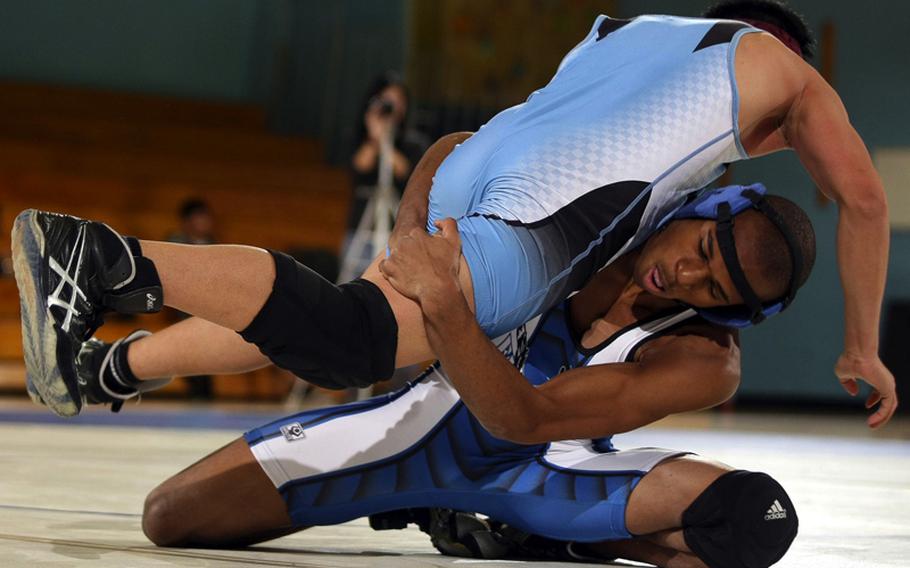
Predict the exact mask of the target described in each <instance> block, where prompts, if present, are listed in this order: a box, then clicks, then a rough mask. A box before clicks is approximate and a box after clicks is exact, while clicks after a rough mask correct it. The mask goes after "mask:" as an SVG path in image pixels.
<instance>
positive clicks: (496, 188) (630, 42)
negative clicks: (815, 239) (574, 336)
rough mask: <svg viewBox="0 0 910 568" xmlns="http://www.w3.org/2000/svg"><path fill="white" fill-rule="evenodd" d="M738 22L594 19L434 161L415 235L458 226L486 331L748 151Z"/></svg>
mask: <svg viewBox="0 0 910 568" xmlns="http://www.w3.org/2000/svg"><path fill="white" fill-rule="evenodd" d="M758 31H760V30H758V29H756V28H752V27H750V26H748V25H746V24H743V23H740V22H732V21H717V20H704V19H692V18H677V17H670V16H641V17H638V18H635V19H633V20H616V19H611V18H608V17H606V16H599V17H598V18H597V19H596V20H595V22H594V26H593V27H592V29H591V32H590V33H589V34H588V36H587V37H586V38H585V39H584V40H583V41H582V42H581V43H580V44H579V45H578V46H576V47H575V48H574V49H573V50H572V51H570V52H569V53H568V55H566V57H565V59H563V61H562V63H561V64H560V66H559V69H558V70H557V72H556V75H555V76H554V77H553V79H552V80H551V81H550V83H549V84H547V85H546V86H545V87H544V88H542V89H540V90H538V91H535V92H534V93H532V94H531V96H530V97H529V98H528V100H527V101H526V102H524V103H522V104H520V105H518V106H515V107H512V108H510V109H507V110H505V111H503V112H501V113H499V114H498V115H496V116H495V117H494V118H493V119H492V120H490V122H489V123H487V124H486V125H484V126H483V127H481V128H480V130H479V131H478V132H477V133H476V134H474V135H473V136H472V137H471V138H470V139H468V140H467V141H466V142H465V143H464V144H461V145H460V146H459V147H457V148H456V149H455V151H454V152H453V153H452V154H451V155H450V156H449V157H448V158H447V159H446V160H445V162H444V163H443V164H442V165H441V167H440V168H439V170H438V172H437V174H436V177H435V178H434V182H433V188H432V191H431V193H430V212H429V228H430V230H431V231H432V230H435V229H434V227H433V223H434V222H435V221H437V220H439V219H442V218H445V217H453V218H455V219H457V220H458V226H459V232H460V234H461V238H462V246H463V252H464V255H465V258H466V259H467V263H468V266H469V267H470V270H471V276H472V279H473V284H474V299H475V303H476V307H477V319H478V322H479V323H480V325H481V326H482V327H483V328H484V330H485V331H486V332H487V334H488V335H490V336H496V335H500V334H502V333H505V332H506V331H508V330H509V329H513V328H515V327H517V326H518V325H520V324H522V323H524V322H526V321H528V320H529V319H531V318H532V317H534V316H535V315H538V314H540V313H543V312H544V311H546V309H548V308H549V307H552V306H554V305H556V304H558V303H559V302H560V301H561V300H563V299H564V298H565V297H566V296H568V295H569V294H571V293H572V292H573V291H575V290H578V289H579V288H581V287H582V286H583V285H584V283H585V282H587V280H588V279H589V278H590V277H591V276H592V275H593V274H594V273H596V272H597V271H598V270H599V269H601V268H603V267H604V266H606V265H607V264H609V263H610V262H611V261H612V260H613V259H615V258H616V257H618V256H619V255H621V254H622V253H624V252H626V251H628V250H631V249H632V248H634V247H636V246H637V245H639V244H641V242H643V241H644V240H645V239H647V238H648V236H649V235H650V234H651V233H652V232H653V231H654V230H655V229H656V228H657V227H658V226H659V225H660V224H661V222H662V221H663V220H664V219H665V218H667V217H668V216H669V215H670V214H672V212H673V211H675V210H676V209H677V208H678V207H679V206H680V205H682V204H683V202H684V201H685V199H686V197H687V195H689V194H691V193H692V192H695V191H697V190H699V189H700V188H703V187H704V186H706V185H707V184H709V183H710V182H711V181H713V180H714V179H716V178H717V177H718V176H719V175H720V174H721V173H723V171H724V169H725V167H726V164H727V163H729V162H732V161H735V160H739V159H744V158H747V157H748V156H747V155H746V153H745V151H744V150H743V148H742V145H741V144H740V142H739V131H738V124H737V116H736V111H737V108H738V103H737V92H736V83H735V77H734V72H733V56H734V53H735V50H736V46H737V43H738V41H739V38H740V37H742V35H743V34H746V33H750V32H758Z"/></svg>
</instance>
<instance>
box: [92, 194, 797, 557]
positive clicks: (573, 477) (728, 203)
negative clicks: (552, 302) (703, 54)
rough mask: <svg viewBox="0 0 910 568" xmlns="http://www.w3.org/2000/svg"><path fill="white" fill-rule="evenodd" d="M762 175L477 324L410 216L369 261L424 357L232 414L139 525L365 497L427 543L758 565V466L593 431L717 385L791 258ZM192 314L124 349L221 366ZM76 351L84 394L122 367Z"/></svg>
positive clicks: (274, 530) (452, 262) (706, 395)
mask: <svg viewBox="0 0 910 568" xmlns="http://www.w3.org/2000/svg"><path fill="white" fill-rule="evenodd" d="M763 193H764V191H763V188H761V187H760V186H751V187H745V188H743V187H739V186H734V187H729V188H724V189H720V190H715V191H712V192H710V193H708V194H707V195H705V196H703V197H702V198H701V199H699V200H697V201H694V202H692V203H691V204H690V205H689V206H687V207H686V208H685V209H683V210H682V211H681V212H680V214H679V216H678V217H677V218H676V219H675V220H673V221H672V222H670V223H669V224H668V225H667V226H666V228H665V229H664V230H663V231H661V232H659V233H657V234H656V235H654V236H652V237H651V238H650V239H649V240H648V241H647V242H646V243H645V244H644V245H643V246H642V247H641V248H640V249H638V250H636V251H633V252H630V253H628V254H627V255H625V256H624V257H623V258H621V259H619V260H618V261H617V262H615V263H613V264H611V266H610V267H608V268H607V269H605V270H603V271H601V272H600V273H599V274H598V275H597V276H595V278H594V279H593V280H592V281H591V282H590V283H588V284H587V285H586V286H585V287H584V288H583V289H582V290H581V291H580V292H579V293H578V294H576V295H574V296H572V297H571V298H569V299H568V300H566V301H565V302H563V303H562V304H560V305H559V306H557V307H554V308H552V309H551V310H549V311H548V312H547V313H545V314H544V315H543V316H539V317H537V318H534V319H533V320H531V321H530V322H528V323H527V324H525V325H522V326H520V327H519V328H517V329H515V330H512V331H511V332H509V333H507V334H505V335H503V336H501V337H499V338H497V339H495V340H492V341H491V340H490V339H488V338H487V337H486V335H485V334H484V333H483V331H482V330H481V328H480V327H479V325H478V324H477V322H476V320H475V319H474V317H473V314H472V313H471V311H470V309H469V308H468V305H467V302H466V301H465V300H464V297H463V294H462V292H461V290H460V288H459V284H458V282H459V280H458V275H457V267H458V259H459V257H460V240H459V237H458V231H457V228H456V226H455V222H454V221H453V220H447V221H445V222H443V223H441V227H440V229H441V231H440V233H437V235H435V236H430V235H427V234H426V233H422V232H420V231H414V233H413V234H411V235H409V236H407V237H404V238H403V239H402V241H401V243H399V247H398V248H397V250H396V252H395V253H393V254H392V255H391V257H390V258H389V259H388V260H387V261H385V262H384V263H383V271H384V272H385V273H386V274H387V275H388V277H389V278H390V280H391V282H392V284H393V285H394V286H395V287H396V289H398V290H399V291H400V292H401V293H403V294H405V295H406V296H408V297H410V298H412V299H414V300H415V301H417V302H418V303H419V305H420V306H421V309H422V310H423V315H424V318H425V321H426V323H427V328H428V330H429V334H430V341H431V343H432V345H433V347H434V349H435V350H436V352H437V353H439V354H440V360H439V362H437V363H436V364H434V365H433V366H432V367H430V368H429V369H428V370H427V371H426V372H425V373H424V374H423V375H422V376H421V377H419V378H418V379H417V380H416V381H414V382H413V383H412V384H410V385H408V386H407V387H405V388H404V389H402V390H400V391H398V392H396V393H394V394H392V395H388V396H382V397H376V398H373V399H370V400H367V401H362V402H358V403H353V404H349V405H344V406H338V407H329V408H323V409H316V410H310V411H306V412H302V413H299V414H295V415H292V416H289V417H287V418H283V419H280V420H278V421H276V422H273V423H271V424H268V425H265V426H263V427H261V428H256V429H253V430H251V431H250V432H247V433H246V434H245V435H244V437H243V438H240V439H238V440H236V441H234V442H232V443H230V444H229V445H227V446H226V447H224V448H222V449H221V450H218V451H216V452H215V453H213V454H212V455H210V456H208V457H206V458H204V459H202V460H201V461H199V462H197V463H196V464H194V465H193V466H191V467H189V468H188V469H186V470H184V471H182V472H180V473H178V474H176V475H175V476H174V477H172V478H170V479H168V480H167V481H165V482H164V483H162V484H161V485H160V486H158V487H157V488H156V489H154V490H153V491H152V492H151V494H150V495H149V496H148V498H147V500H146V504H145V509H144V513H143V522H142V524H143V529H144V531H145V533H146V535H147V536H148V537H149V539H150V540H152V542H154V543H156V544H158V545H160V546H177V547H231V548H233V547H237V546H246V545H249V544H253V543H256V542H261V541H264V540H269V539H272V538H276V537H279V536H282V535H286V534H290V533H293V532H296V531H299V530H303V529H305V528H306V527H310V526H314V525H326V524H335V523H341V522H345V521H348V520H351V519H354V518H358V517H363V516H371V515H372V516H373V518H372V520H373V524H374V526H378V527H383V526H385V527H389V526H393V528H400V527H401V526H403V525H404V524H405V523H407V522H408V521H413V522H416V523H417V524H418V525H419V526H421V528H422V529H423V530H425V531H426V532H428V533H429V534H430V535H431V537H432V541H433V543H434V545H436V546H437V548H439V549H440V550H441V551H443V552H444V553H447V554H458V555H467V556H478V557H482V558H499V557H531V558H550V559H562V560H568V559H576V560H578V559H586V560H604V559H613V558H617V557H620V558H624V559H629V560H638V561H644V562H649V563H652V564H656V565H658V566H661V567H669V568H681V567H694V568H705V567H708V568H721V567H723V568H746V567H748V568H765V567H767V566H770V565H771V564H773V563H775V562H777V561H778V560H779V559H780V558H781V557H782V556H783V555H784V554H785V552H786V551H787V549H788V548H789V546H790V544H791V542H792V541H793V539H794V538H795V536H796V532H797V529H798V518H797V515H796V510H795V506H794V504H793V502H792V501H791V500H790V498H789V496H788V495H787V493H786V491H785V490H784V488H783V487H782V486H781V485H780V484H779V483H778V482H777V481H775V480H774V479H773V478H772V477H770V476H769V475H767V474H764V473H757V472H750V471H743V470H735V469H734V468H731V467H729V466H727V465H724V464H720V463H717V462H713V461H710V460H707V459H704V458H700V457H696V456H692V455H688V452H685V451H676V450H665V449H659V448H637V449H620V448H617V447H615V446H614V444H613V441H612V436H613V435H614V434H618V433H622V432H627V431H630V430H634V429H636V428H639V427H641V426H644V425H647V424H650V423H652V422H654V421H656V420H659V419H661V418H663V417H665V416H667V415H669V414H674V413H679V412H687V411H692V410H698V409H703V408H709V407H713V406H715V405H717V404H720V403H722V402H723V401H725V400H727V399H728V398H729V397H730V396H732V394H733V393H734V392H735V390H736V388H737V386H738V383H739V377H740V349H739V339H738V334H737V332H736V331H735V326H738V325H742V323H743V322H744V321H751V320H752V319H754V318H753V316H752V314H751V313H750V312H749V310H748V309H745V308H744V307H743V306H742V305H741V303H742V299H743V298H744V297H750V296H755V297H757V298H760V299H761V300H763V301H764V302H766V307H765V308H764V310H763V315H765V316H770V315H772V314H774V313H776V312H777V311H779V310H780V309H782V308H783V306H784V305H785V304H787V303H789V302H790V301H791V300H792V299H793V298H794V295H795V293H796V290H797V288H799V287H800V286H801V285H802V284H803V283H804V282H805V281H806V279H807V278H808V276H809V273H810V272H811V270H812V266H813V264H814V259H815V239H814V232H813V230H812V226H811V223H810V222H809V220H808V217H807V216H806V215H805V213H804V212H803V211H802V210H801V209H799V207H797V206H796V205H795V204H793V203H792V202H790V201H788V200H786V199H783V198H780V197H776V196H768V197H765V196H763ZM725 211H726V214H730V215H731V216H730V217H725V215H726V214H725V213H724V212H725ZM718 214H719V215H720V217H721V218H720V222H719V223H718V222H717V221H718V219H715V216H716V215H718ZM728 263H729V264H728ZM780 298H783V300H780V301H778V302H777V303H774V304H767V302H769V301H774V299H780ZM691 306H706V307H703V308H693V307H691ZM187 323H189V322H187ZM204 325H205V324H201V323H200V325H199V326H194V327H189V326H187V327H186V328H185V329H183V330H177V329H170V330H165V331H163V332H160V333H158V334H155V335H153V336H151V337H149V338H147V339H144V340H140V341H137V342H136V343H135V344H134V345H135V346H136V347H138V346H140V345H141V344H142V341H145V342H146V344H145V349H143V350H142V351H141V352H140V353H137V357H136V359H135V362H136V363H138V364H139V365H141V366H142V367H143V368H149V366H150V365H159V366H160V365H161V362H162V361H171V362H172V363H171V364H173V362H174V361H180V360H181V359H183V358H184V357H185V354H184V349H185V348H186V347H187V346H186V344H185V342H186V341H191V342H193V343H194V344H195V345H196V347H198V348H197V349H195V350H194V351H193V352H194V353H195V354H194V356H193V358H192V360H187V361H184V364H187V365H194V364H199V362H200V361H201V360H204V359H208V364H210V365H220V364H223V363H222V362H220V361H216V360H215V359H213V358H212V356H211V353H212V352H211V351H207V350H205V349H203V348H202V346H203V345H204V344H206V342H207V338H206V337H205V336H204V335H202V334H204V331H205V327H204ZM200 326H201V327H200ZM176 327H177V326H175V328H176ZM156 340H157V341H156ZM83 354H84V357H83V360H84V364H85V367H84V368H85V369H86V371H85V373H84V377H85V379H86V380H87V381H89V383H90V384H91V385H93V386H92V388H93V389H94V391H93V392H99V391H100V390H102V389H99V388H98V377H101V381H107V384H108V385H109V386H110V388H121V387H124V386H125V385H123V384H122V383H117V382H115V381H116V380H117V379H116V377H117V376H122V374H123V372H125V371H126V369H127V367H126V366H125V363H124V361H125V358H122V357H120V356H119V355H118V356H115V357H113V358H112V357H110V356H109V354H110V346H109V345H106V344H103V343H101V342H97V341H96V342H94V343H93V344H89V345H88V346H87V348H86V349H84V350H83ZM250 362H252V361H250ZM262 362H265V360H264V359H262ZM118 365H122V366H121V367H119V371H117V372H114V371H115V369H117V368H118V367H117V366H118ZM104 390H108V389H104ZM102 396H103V395H102ZM251 504H253V505H251ZM426 508H431V510H429V511H428V510H426ZM440 508H443V509H445V510H440ZM415 509H416V510H415ZM452 510H460V511H470V512H479V513H482V514H485V515H489V516H490V517H492V519H495V520H491V521H480V520H478V519H477V518H476V517H473V516H471V515H468V514H463V513H455V512H453V511H452ZM391 511H394V513H390V512H391ZM390 519H391V520H390Z"/></svg>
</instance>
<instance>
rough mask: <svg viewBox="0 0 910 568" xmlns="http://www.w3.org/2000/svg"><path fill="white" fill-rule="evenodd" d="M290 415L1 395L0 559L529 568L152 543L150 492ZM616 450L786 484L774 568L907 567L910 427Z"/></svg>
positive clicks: (356, 535)
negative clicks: (45, 403)
mask: <svg viewBox="0 0 910 568" xmlns="http://www.w3.org/2000/svg"><path fill="white" fill-rule="evenodd" d="M283 413H284V412H283V410H282V409H281V408H279V407H257V408H254V409H253V410H252V411H251V410H250V407H244V408H243V409H240V408H237V407H223V406H219V407H217V408H213V407H212V406H210V405H206V406H204V407H198V408H197V407H192V406H176V405H174V404H160V403H159V404H148V403H143V404H142V405H141V406H139V407H136V406H132V405H128V406H127V407H126V408H125V409H124V411H123V412H122V413H121V414H119V415H112V414H110V413H108V412H106V411H104V410H102V409H90V411H89V412H87V413H86V414H85V415H83V416H80V417H79V418H77V419H75V420H70V421H63V420H60V419H57V418H55V417H53V416H51V415H50V414H49V413H47V412H44V411H42V410H41V409H39V408H37V407H34V406H32V405H31V404H29V403H26V402H24V401H21V400H12V399H9V400H4V399H0V465H2V468H0V471H2V473H0V565H2V566H3V567H4V568H12V567H25V566H28V567H30V568H32V567H44V566H47V567H57V566H61V567H64V566H79V565H83V564H89V563H91V565H92V566H93V567H106V566H112V567H113V566H116V567H123V566H129V567H145V566H213V567H220V566H305V567H310V566H313V567H315V566H320V567H322V566H325V567H334V566H344V567H393V566H394V567H404V568H407V567H415V566H453V565H459V564H475V563H483V564H488V565H494V566H495V565H506V564H509V565H512V564H524V563H522V562H512V561H510V562H498V561H478V560H470V559H457V558H447V557H444V556H441V555H439V554H437V553H436V551H435V550H434V549H433V547H432V546H431V545H430V543H429V539H428V538H427V537H426V535H424V534H423V533H421V532H419V531H418V530H417V529H416V528H409V529H407V530H403V531H384V532H374V531H372V530H371V529H370V528H369V527H368V526H367V524H366V522H365V521H363V520H358V521H355V522H352V523H347V524H344V525H339V526H333V527H318V528H314V529H310V530H306V531H303V532H300V533H298V534H296V535H292V536H289V537H285V538H282V539H278V540H275V541H272V542H269V543H266V544H264V545H260V546H256V547H252V548H248V549H243V550H190V549H162V548H157V547H155V546H153V545H152V544H151V543H149V542H148V541H147V540H146V539H145V537H144V536H143V534H142V531H141V529H140V512H141V510H142V503H143V500H144V498H145V495H146V494H147V493H148V492H149V490H151V489H152V488H153V487H154V486H155V485H157V484H158V483H159V482H160V481H162V480H163V479H165V478H166V477H168V476H170V475H172V474H173V473H175V472H177V471H179V470H180V469H182V468H184V467H186V466H187V465H189V464H191V463H193V462H194V461H196V460H198V459H199V458H201V457H203V456H204V455H206V454H208V453H209V452H211V451H213V450H215V449H216V448H218V447H220V446H222V445H223V444H225V443H227V442H229V441H230V440H232V439H234V438H236V437H237V436H238V435H239V434H240V433H241V432H242V431H243V430H244V429H246V428H249V427H252V426H256V425H258V424H261V423H264V422H266V421H268V420H270V419H272V418H275V417H277V416H280V415H281V414H283ZM617 442H618V445H619V446H620V447H635V446H661V447H667V448H676V449H685V450H689V451H693V452H696V453H699V454H702V455H705V456H709V457H712V458H716V459H719V460H721V461H724V462H726V463H729V464H731V465H734V466H736V467H738V468H742V469H752V470H760V471H765V472H767V473H769V474H771V475H773V476H774V477H776V478H777V479H778V480H779V481H780V482H781V483H782V484H783V485H784V487H786V488H787V490H788V491H789V493H790V495H791V497H792V498H793V501H794V502H795V503H796V505H797V507H798V512H799V516H800V535H799V537H797V540H796V542H795V543H794V545H793V548H792V549H791V550H790V552H789V553H788V555H787V556H786V557H785V558H784V559H783V560H782V561H781V562H780V563H779V564H777V566H780V567H782V568H786V567H790V568H806V567H809V566H811V567H819V568H858V567H869V568H890V567H908V566H910V421H908V420H907V419H903V420H900V419H899V420H896V422H893V423H892V424H890V425H889V426H888V427H887V428H886V429H885V430H884V431H882V432H869V431H868V430H867V429H866V427H865V425H864V423H863V418H862V417H861V416H860V415H858V414H850V415H846V416H833V415H823V416H808V415H805V416H793V415H789V414H783V415H775V414H754V413H737V414H721V413H699V414H692V415H684V416H677V417H673V418H671V419H668V420H665V421H663V422H660V423H658V424H656V425H654V426H652V427H649V428H646V429H643V430H641V431H637V432H634V433H631V434H625V435H623V436H621V437H618V439H617ZM238 514H243V511H238ZM527 564H532V563H527ZM533 564H534V565H535V566H563V564H555V563H542V562H540V563H533ZM617 565H620V564H617ZM564 566H578V564H565V565H564Z"/></svg>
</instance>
